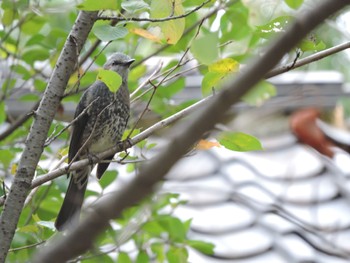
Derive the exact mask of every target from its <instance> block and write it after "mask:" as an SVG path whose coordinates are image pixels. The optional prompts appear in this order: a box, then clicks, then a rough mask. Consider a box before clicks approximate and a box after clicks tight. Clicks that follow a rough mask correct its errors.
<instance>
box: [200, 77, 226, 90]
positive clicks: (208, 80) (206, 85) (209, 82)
mask: <svg viewBox="0 0 350 263" xmlns="http://www.w3.org/2000/svg"><path fill="white" fill-rule="evenodd" d="M225 76H226V74H225V73H218V72H208V73H206V74H205V75H204V78H203V80H202V94H203V96H208V95H209V94H211V93H213V89H214V88H219V87H218V86H219V85H220V84H221V83H222V81H223V79H224V78H225Z"/></svg>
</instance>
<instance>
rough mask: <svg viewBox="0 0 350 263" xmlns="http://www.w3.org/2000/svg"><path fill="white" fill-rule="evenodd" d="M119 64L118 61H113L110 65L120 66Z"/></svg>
mask: <svg viewBox="0 0 350 263" xmlns="http://www.w3.org/2000/svg"><path fill="white" fill-rule="evenodd" d="M120 64H121V63H120V62H119V61H118V60H115V61H113V63H112V65H113V66H117V65H120Z"/></svg>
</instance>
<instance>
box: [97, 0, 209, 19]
mask: <svg viewBox="0 0 350 263" xmlns="http://www.w3.org/2000/svg"><path fill="white" fill-rule="evenodd" d="M211 1H213V0H207V1H205V2H203V3H201V4H200V5H199V6H197V7H195V8H193V9H192V10H191V11H189V12H187V13H185V14H182V15H178V16H174V15H173V13H174V8H173V11H172V14H170V16H168V17H164V18H140V17H113V16H99V17H98V18H97V19H98V20H111V21H118V22H119V21H135V22H165V21H170V20H176V19H181V18H185V17H187V16H189V15H191V14H193V13H194V12H196V11H198V10H199V9H201V8H202V7H203V6H205V5H206V4H208V3H209V2H211ZM173 3H174V2H173Z"/></svg>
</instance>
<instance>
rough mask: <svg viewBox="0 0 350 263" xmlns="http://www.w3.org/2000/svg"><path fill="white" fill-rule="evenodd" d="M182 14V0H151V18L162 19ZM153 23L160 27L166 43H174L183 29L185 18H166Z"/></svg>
mask: <svg viewBox="0 0 350 263" xmlns="http://www.w3.org/2000/svg"><path fill="white" fill-rule="evenodd" d="M183 14H184V8H183V6H182V0H152V3H151V18H159V19H162V18H167V17H170V16H180V15H183ZM155 25H157V26H159V27H160V28H161V30H162V33H163V36H164V40H165V41H166V42H167V43H168V44H176V43H177V42H178V41H179V40H180V38H181V36H182V34H183V32H184V30H185V19H184V18H180V19H174V20H168V21H163V22H159V23H156V24H155ZM152 26H154V24H153V25H152Z"/></svg>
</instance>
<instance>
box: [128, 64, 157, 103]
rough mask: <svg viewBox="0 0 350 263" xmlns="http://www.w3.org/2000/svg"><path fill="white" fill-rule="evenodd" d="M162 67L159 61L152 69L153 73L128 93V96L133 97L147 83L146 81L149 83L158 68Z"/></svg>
mask: <svg viewBox="0 0 350 263" xmlns="http://www.w3.org/2000/svg"><path fill="white" fill-rule="evenodd" d="M162 67H163V62H160V63H159V65H158V67H157V68H156V69H155V70H154V71H153V73H152V74H151V75H150V76H149V77H148V78H147V79H145V80H144V81H143V82H142V83H141V84H140V85H139V86H138V87H137V88H136V89H135V90H134V91H133V92H132V93H131V94H130V98H133V97H134V96H135V95H136V93H137V92H139V91H140V90H141V89H142V88H143V87H144V86H146V85H147V83H149V81H151V79H152V78H153V77H154V75H156V74H158V73H159V72H160V70H161V69H162Z"/></svg>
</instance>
